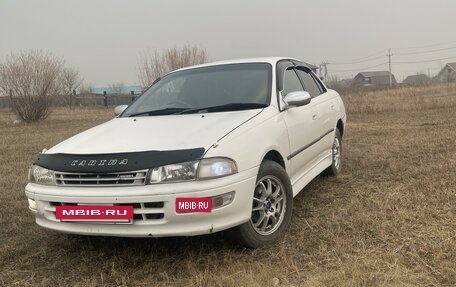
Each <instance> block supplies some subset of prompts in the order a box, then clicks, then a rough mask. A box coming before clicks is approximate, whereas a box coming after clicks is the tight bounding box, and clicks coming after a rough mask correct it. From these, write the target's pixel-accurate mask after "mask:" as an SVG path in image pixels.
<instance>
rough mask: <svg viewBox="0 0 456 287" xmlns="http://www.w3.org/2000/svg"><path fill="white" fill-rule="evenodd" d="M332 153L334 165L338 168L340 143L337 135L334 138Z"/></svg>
mask: <svg viewBox="0 0 456 287" xmlns="http://www.w3.org/2000/svg"><path fill="white" fill-rule="evenodd" d="M332 154H333V162H334V166H335V167H336V168H337V169H339V167H340V143H339V139H338V138H337V137H336V138H335V139H334V144H333V148H332Z"/></svg>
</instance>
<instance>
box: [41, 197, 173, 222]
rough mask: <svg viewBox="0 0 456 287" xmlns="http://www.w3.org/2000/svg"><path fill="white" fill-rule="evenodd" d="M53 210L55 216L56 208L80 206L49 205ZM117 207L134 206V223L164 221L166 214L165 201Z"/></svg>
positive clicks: (125, 204) (121, 204) (122, 204)
mask: <svg viewBox="0 0 456 287" xmlns="http://www.w3.org/2000/svg"><path fill="white" fill-rule="evenodd" d="M49 204H50V205H51V206H52V207H53V208H52V210H53V212H54V214H55V208H54V207H55V206H65V205H73V206H76V205H78V204H77V203H67V202H54V201H53V202H50V203H49ZM114 205H117V206H133V222H138V221H139V222H141V221H143V222H144V223H146V222H145V221H148V220H157V219H163V218H164V217H165V213H164V210H163V207H164V206H165V203H164V202H163V201H156V202H135V203H115V204H114Z"/></svg>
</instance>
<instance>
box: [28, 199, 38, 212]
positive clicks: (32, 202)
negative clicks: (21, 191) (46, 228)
mask: <svg viewBox="0 0 456 287" xmlns="http://www.w3.org/2000/svg"><path fill="white" fill-rule="evenodd" d="M27 200H28V204H29V208H30V209H33V210H37V206H36V201H34V200H33V199H30V198H28V199H27Z"/></svg>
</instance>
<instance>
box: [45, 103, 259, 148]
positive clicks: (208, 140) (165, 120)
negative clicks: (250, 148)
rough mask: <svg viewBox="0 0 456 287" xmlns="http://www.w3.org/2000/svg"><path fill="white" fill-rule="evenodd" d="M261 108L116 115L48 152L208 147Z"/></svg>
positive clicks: (253, 115)
mask: <svg viewBox="0 0 456 287" xmlns="http://www.w3.org/2000/svg"><path fill="white" fill-rule="evenodd" d="M261 111H262V109H255V110H243V111H233V112H219V113H205V114H189V115H168V116H148V117H134V118H115V119H113V120H110V121H108V122H106V123H104V124H101V125H98V126H96V127H94V128H91V129H89V130H87V131H84V132H82V133H80V134H77V135H75V136H73V137H71V138H69V139H67V140H65V141H63V142H61V143H59V144H58V145H56V146H54V147H52V148H51V149H49V150H48V151H47V152H46V153H47V154H52V153H67V154H107V153H125V152H136V151H150V150H157V151H159V150H163V151H164V150H182V149H191V148H201V147H202V148H205V149H206V150H207V149H208V148H210V147H211V146H212V145H213V144H214V143H215V142H216V141H217V140H219V139H220V138H221V137H223V136H225V135H226V134H228V133H229V132H230V131H232V130H233V129H236V128H237V127H238V126H240V125H242V124H243V123H245V122H246V121H248V120H249V119H251V118H253V117H255V116H256V115H257V114H259V113H261Z"/></svg>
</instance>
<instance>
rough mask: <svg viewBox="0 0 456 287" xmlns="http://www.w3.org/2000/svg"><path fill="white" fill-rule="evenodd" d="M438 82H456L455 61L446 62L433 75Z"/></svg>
mask: <svg viewBox="0 0 456 287" xmlns="http://www.w3.org/2000/svg"><path fill="white" fill-rule="evenodd" d="M435 78H436V79H437V80H438V81H439V82H456V63H448V64H446V65H445V67H443V69H442V70H441V71H440V72H439V73H438V74H437V76H435Z"/></svg>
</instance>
